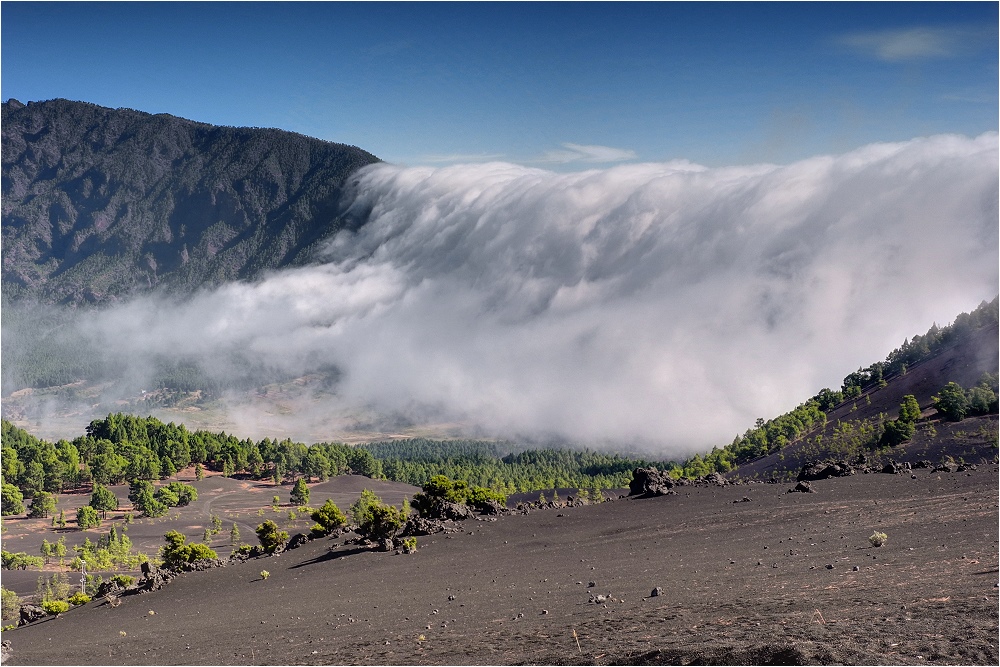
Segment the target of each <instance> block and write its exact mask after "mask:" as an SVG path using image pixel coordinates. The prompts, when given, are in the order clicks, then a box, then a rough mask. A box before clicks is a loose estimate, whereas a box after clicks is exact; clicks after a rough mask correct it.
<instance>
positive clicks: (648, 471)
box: [628, 468, 678, 497]
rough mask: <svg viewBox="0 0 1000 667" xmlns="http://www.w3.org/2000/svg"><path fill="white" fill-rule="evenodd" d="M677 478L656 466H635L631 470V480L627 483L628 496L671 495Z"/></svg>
mask: <svg viewBox="0 0 1000 667" xmlns="http://www.w3.org/2000/svg"><path fill="white" fill-rule="evenodd" d="M677 485H678V484H677V480H675V479H674V478H673V477H671V476H670V474H669V473H667V472H666V471H664V470H657V469H656V468H636V469H635V470H633V471H632V481H631V482H629V483H628V494H629V495H630V496H645V497H652V496H667V495H673V493H674V491H673V490H672V489H673V488H674V486H677Z"/></svg>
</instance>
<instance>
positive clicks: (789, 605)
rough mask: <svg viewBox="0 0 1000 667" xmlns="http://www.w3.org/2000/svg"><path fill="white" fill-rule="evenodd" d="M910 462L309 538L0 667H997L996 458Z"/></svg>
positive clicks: (184, 584)
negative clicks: (385, 549)
mask: <svg viewBox="0 0 1000 667" xmlns="http://www.w3.org/2000/svg"><path fill="white" fill-rule="evenodd" d="M915 472H916V473H918V474H917V478H916V479H913V478H911V477H910V476H909V475H882V474H872V475H858V476H855V477H850V478H840V479H831V480H824V481H822V482H817V483H815V487H816V488H817V489H818V493H814V494H801V493H791V494H789V493H785V491H786V489H787V488H788V486H789V485H781V484H749V485H739V486H726V487H684V488H683V489H681V492H680V493H679V494H678V495H675V496H664V497H660V498H652V499H627V500H618V501H614V502H609V503H604V504H602V505H596V506H588V507H582V508H572V509H552V510H546V511H538V512H534V513H532V514H529V515H528V516H509V517H504V518H501V519H499V520H497V521H495V522H468V523H466V524H465V525H464V529H463V531H462V532H461V533H459V534H455V535H447V536H446V535H441V534H439V535H436V536H431V537H425V538H420V549H419V551H418V552H417V553H415V554H413V555H410V556H402V555H391V554H380V553H370V552H362V553H349V552H347V551H345V549H344V547H342V546H335V543H336V541H335V540H334V541H331V540H321V541H317V542H314V543H311V544H309V545H307V546H305V547H302V548H301V549H298V550H294V551H291V552H287V553H285V554H283V555H282V556H280V557H277V558H268V559H261V560H257V561H250V562H248V563H246V564H243V565H234V566H229V567H226V568H223V569H218V570H213V571H209V572H204V573H190V574H186V575H182V576H181V577H179V578H178V579H175V580H174V581H173V582H172V583H171V584H169V585H168V586H167V587H166V588H164V589H162V590H160V591H158V592H155V593H151V594H148V595H143V596H134V597H128V598H124V599H123V604H122V605H120V606H119V607H117V608H114V609H112V608H110V607H109V606H107V605H102V604H101V603H100V602H94V603H91V604H89V605H87V606H86V607H85V608H81V609H78V610H74V611H72V612H70V613H67V614H64V615H63V616H62V617H60V618H56V619H53V620H49V621H44V622H40V623H37V624H34V625H30V626H26V627H24V628H21V629H18V630H16V631H14V632H12V633H5V639H9V640H10V642H11V648H12V651H13V653H12V656H11V658H10V659H9V660H8V663H9V664H12V665H15V664H68V663H73V664H110V663H122V664H252V663H255V664H331V663H332V664H519V663H531V664H609V663H638V664H734V663H744V664H818V663H828V664H832V663H840V664H844V663H846V664H947V663H961V664H996V661H997V589H996V587H995V584H996V581H997V555H998V554H997V544H998V533H997V526H998V513H997V468H996V466H995V465H994V464H985V465H980V467H979V469H978V470H977V471H975V472H972V473H957V474H954V473H953V474H947V473H930V472H928V471H927V470H920V471H915ZM744 498H749V499H750V501H749V502H745V501H743V499H744ZM873 530H879V531H881V532H885V533H887V534H888V535H889V542H888V544H887V545H886V546H884V547H882V548H879V549H876V548H874V547H872V546H871V545H870V544H869V542H868V540H867V537H868V536H869V535H870V534H871V533H872V531H873ZM828 566H832V567H828ZM855 567H856V568H857V569H856V570H855ZM262 569H267V570H269V572H270V573H271V576H270V577H269V578H268V579H267V580H266V581H263V580H261V578H260V575H259V573H260V571H261V570H262ZM591 581H592V582H594V586H592V587H589V586H588V584H589V583H590V582H591ZM657 586H659V587H661V588H662V589H663V591H664V594H663V595H662V596H660V597H648V596H649V594H650V591H651V589H653V588H654V587H657ZM598 594H599V595H605V596H608V600H607V601H605V602H601V603H597V602H591V601H590V600H591V598H592V597H593V596H595V595H598ZM150 612H155V613H154V614H152V615H151V614H150ZM692 661H699V662H695V663H692Z"/></svg>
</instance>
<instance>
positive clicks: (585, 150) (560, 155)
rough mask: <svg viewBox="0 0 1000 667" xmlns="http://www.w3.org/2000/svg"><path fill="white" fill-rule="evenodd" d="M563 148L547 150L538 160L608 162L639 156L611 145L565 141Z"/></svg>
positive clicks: (549, 161) (550, 161)
mask: <svg viewBox="0 0 1000 667" xmlns="http://www.w3.org/2000/svg"><path fill="white" fill-rule="evenodd" d="M562 147H563V150H553V151H547V152H545V153H544V154H542V156H541V157H539V158H538V159H537V160H536V162H548V163H558V164H566V163H568V162H589V163H594V164H608V163H611V162H625V161H628V160H634V159H636V158H637V157H638V156H637V155H636V153H635V151H633V150H628V149H622V148H611V147H610V146H588V145H584V144H573V143H564V144H562Z"/></svg>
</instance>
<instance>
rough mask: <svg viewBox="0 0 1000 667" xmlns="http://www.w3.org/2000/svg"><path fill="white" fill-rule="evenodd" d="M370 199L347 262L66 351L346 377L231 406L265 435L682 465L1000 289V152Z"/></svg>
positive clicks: (484, 175) (358, 188)
mask: <svg viewBox="0 0 1000 667" xmlns="http://www.w3.org/2000/svg"><path fill="white" fill-rule="evenodd" d="M354 180H355V183H354V185H353V193H352V198H353V204H352V213H353V215H355V216H361V217H365V218H366V219H367V223H366V224H365V225H364V226H362V227H361V228H360V231H358V232H357V233H351V232H343V233H341V234H340V235H338V236H337V237H335V238H333V239H331V240H330V242H329V244H328V246H327V247H326V248H325V249H324V251H323V262H322V263H320V264H316V265H313V266H308V267H301V268H295V269H288V270H284V271H281V272H277V273H274V274H272V275H270V276H269V277H267V278H266V279H264V280H263V281H261V282H259V283H256V284H229V285H226V286H224V287H222V288H219V289H216V290H214V291H208V292H202V293H199V294H197V295H196V296H194V297H193V298H190V299H188V300H186V301H184V302H182V303H175V302H171V301H167V300H164V299H160V298H153V297H150V298H141V299H137V300H134V301H132V302H130V303H127V304H123V305H120V306H117V307H114V308H111V309H108V310H104V311H100V312H91V313H84V314H82V315H81V316H78V317H77V318H76V320H75V325H74V326H72V327H69V332H70V333H69V334H66V332H64V333H63V334H62V335H70V336H71V337H82V338H83V339H84V340H87V341H91V342H92V343H95V344H97V345H100V346H102V347H104V348H106V349H109V350H114V353H115V356H116V357H118V358H119V359H120V360H121V361H122V362H124V364H125V367H126V369H127V373H128V374H129V375H130V376H131V381H130V383H129V385H128V386H130V387H133V388H135V387H141V386H144V383H145V382H147V381H148V374H149V373H150V372H151V371H150V368H151V367H152V366H153V361H152V360H153V359H155V358H157V356H158V355H167V356H173V357H178V356H180V357H184V358H188V359H193V360H196V361H197V363H198V364H199V365H200V366H201V367H202V369H203V371H204V372H205V373H207V374H209V375H211V376H212V377H214V378H217V379H218V380H220V381H223V382H224V381H226V379H227V378H230V377H232V376H234V375H237V374H239V373H240V372H242V370H243V368H245V367H246V360H248V359H249V360H252V362H253V363H256V364H259V365H260V366H261V367H265V368H269V369H272V370H273V371H274V372H276V373H279V374H286V375H287V376H289V377H293V376H297V375H302V374H306V373H308V372H310V371H312V370H315V369H317V368H327V369H329V368H332V367H335V368H336V369H338V370H339V376H337V378H338V379H337V381H336V384H335V386H334V388H333V392H332V393H324V394H322V395H320V396H315V395H308V394H306V395H305V396H303V397H302V398H301V400H300V402H299V403H298V404H295V403H294V402H293V404H292V406H291V407H292V410H291V412H290V413H289V414H287V415H285V416H283V417H281V418H280V419H281V421H280V422H274V421H273V420H272V421H269V422H268V423H267V425H266V426H264V425H262V423H261V422H260V421H259V420H258V419H257V417H256V416H255V415H254V414H253V411H252V410H248V409H246V406H245V405H244V406H242V407H241V406H240V404H239V400H238V399H236V398H233V399H231V409H232V410H233V413H232V415H233V418H234V422H235V423H236V424H237V426H235V427H234V428H233V432H235V433H236V434H237V435H241V436H243V435H246V436H251V437H263V436H264V435H269V436H274V435H280V436H284V435H291V436H293V437H296V434H297V433H300V432H302V431H303V429H302V428H301V427H302V424H303V423H305V422H308V424H309V425H308V428H307V429H306V430H307V431H308V432H309V433H310V434H313V435H316V434H318V433H320V432H322V433H323V434H324V435H323V436H322V437H317V438H315V439H337V438H338V437H339V435H340V433H339V432H338V429H340V428H342V424H340V423H339V422H337V421H336V420H333V421H329V422H326V423H325V424H326V425H325V426H324V421H323V420H324V419H325V418H326V417H329V416H331V415H344V414H349V413H352V412H357V411H362V412H364V413H365V414H369V415H372V414H374V415H391V416H393V418H394V419H398V420H403V421H404V422H405V421H410V422H413V423H427V422H456V423H458V424H460V425H461V428H462V429H464V430H465V432H468V433H475V434H478V435H495V436H504V437H512V438H531V439H534V440H537V441H562V442H571V443H576V444H580V445H588V446H596V447H604V446H608V447H628V448H630V449H637V450H645V451H651V452H656V453H658V454H661V455H664V456H671V455H685V454H688V453H691V452H693V451H696V450H699V449H704V448H710V447H711V446H713V445H719V446H721V445H724V444H726V443H728V442H729V441H731V440H732V438H733V437H734V436H735V435H736V434H737V433H742V432H743V431H744V430H746V429H747V428H748V427H750V426H751V425H752V424H753V422H754V420H755V419H756V418H757V417H765V418H769V417H773V416H775V415H777V414H779V413H781V412H784V411H786V410H788V409H790V408H792V407H794V406H795V405H796V404H798V403H799V402H801V401H802V400H805V399H806V398H808V397H809V396H811V395H813V394H814V393H815V392H816V391H818V390H819V389H821V388H822V387H826V386H829V387H839V385H840V382H841V380H842V379H843V377H844V376H845V375H846V374H847V373H849V372H851V371H853V370H855V369H856V368H858V367H859V366H862V365H864V366H867V365H868V364H870V363H872V362H874V361H877V360H880V359H882V358H884V357H885V355H886V354H887V353H888V352H890V351H891V350H892V349H893V348H895V347H898V346H899V344H900V343H902V342H903V339H904V338H906V337H908V336H912V335H913V334H915V333H924V332H925V331H926V330H927V328H928V327H929V326H930V325H931V323H932V322H935V321H936V322H938V323H939V324H945V323H947V322H949V321H951V320H952V319H953V318H954V317H955V315H957V314H958V313H960V312H962V311H968V310H971V309H972V308H975V307H976V306H977V305H978V304H979V302H980V301H981V300H983V299H991V298H993V296H995V295H996V293H997V285H998V280H1000V278H998V251H997V248H998V208H997V200H998V191H997V182H998V140H997V135H996V134H995V133H990V134H985V135H982V136H980V137H978V138H975V139H969V138H965V137H960V136H938V137H931V138H926V139H916V140H913V141H910V142H905V143H898V144H876V145H871V146H866V147H863V148H861V149H858V150H855V151H852V152H850V153H847V154H844V155H840V156H819V157H815V158H811V159H808V160H804V161H801V162H797V163H794V164H790V165H786V166H773V165H757V166H747V167H728V168H711V169H709V168H705V167H701V166H698V165H695V164H691V163H687V162H683V161H678V162H671V163H666V164H636V165H627V166H617V167H613V168H610V169H604V170H594V171H585V172H579V173H568V174H559V173H553V172H549V171H544V170H539V169H531V168H527V167H522V166H516V165H512V164H505V163H490V164H477V165H459V166H453V167H445V168H426V167H418V168H405V167H398V166H389V165H377V166H374V167H370V168H367V169H365V170H364V171H362V172H360V173H359V174H358V175H357V177H356V178H355V179H354ZM6 333H8V332H7V331H5V334H6ZM5 342H7V343H8V344H10V342H11V341H10V340H9V339H8V341H5ZM234 351H237V352H239V353H240V354H241V355H242V358H241V359H237V358H234V356H233V353H234ZM4 370H5V371H8V370H10V369H4ZM109 411H111V410H110V408H109V407H108V406H107V405H106V404H104V405H102V406H101V408H100V409H98V410H97V411H96V412H97V413H98V414H106V413H107V412H109ZM172 418H173V419H176V417H172ZM88 420H89V417H87V418H86V419H85V418H83V417H81V420H80V426H79V428H77V429H75V430H74V432H72V433H67V434H66V435H67V436H70V435H77V434H79V433H82V431H83V427H84V426H85V424H86V423H87V421H88ZM275 424H280V425H281V427H282V428H284V429H286V430H285V431H283V432H276V430H275ZM338 424H339V425H338ZM324 429H325V430H324Z"/></svg>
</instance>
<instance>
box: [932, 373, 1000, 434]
mask: <svg viewBox="0 0 1000 667" xmlns="http://www.w3.org/2000/svg"><path fill="white" fill-rule="evenodd" d="M997 393H998V387H997V376H996V375H995V374H993V373H984V374H983V376H982V377H981V378H980V379H979V382H978V383H976V386H974V387H971V388H970V389H969V390H968V391H966V390H965V389H963V388H962V385H960V384H958V383H957V382H949V383H948V384H947V385H945V386H944V387H942V388H941V391H939V392H938V393H937V395H935V396H933V399H934V409H935V410H937V411H938V413H939V414H940V415H941V416H942V417H944V418H945V419H947V420H948V421H953V422H960V421H962V420H963V419H965V417H966V416H968V415H985V414H990V413H993V412H996V411H997Z"/></svg>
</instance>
